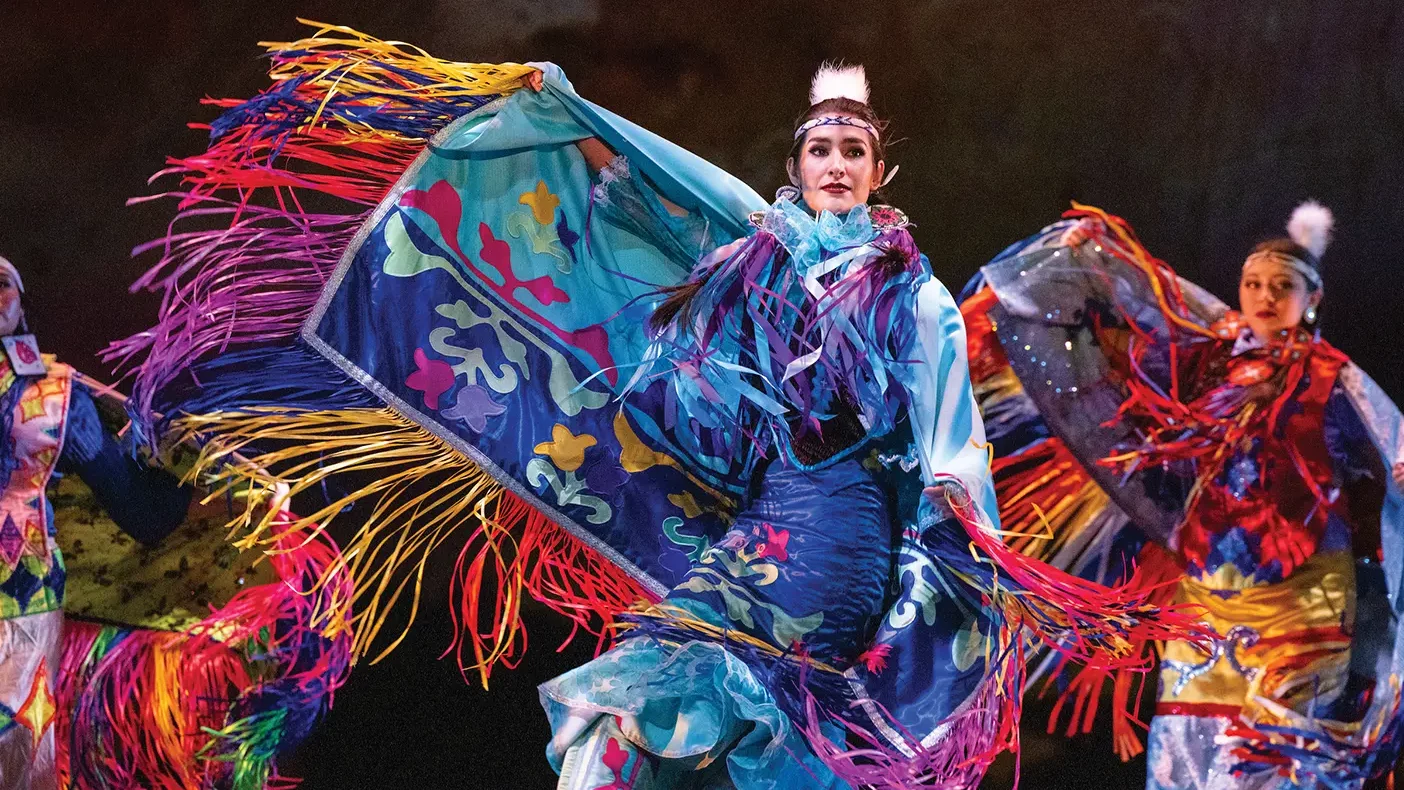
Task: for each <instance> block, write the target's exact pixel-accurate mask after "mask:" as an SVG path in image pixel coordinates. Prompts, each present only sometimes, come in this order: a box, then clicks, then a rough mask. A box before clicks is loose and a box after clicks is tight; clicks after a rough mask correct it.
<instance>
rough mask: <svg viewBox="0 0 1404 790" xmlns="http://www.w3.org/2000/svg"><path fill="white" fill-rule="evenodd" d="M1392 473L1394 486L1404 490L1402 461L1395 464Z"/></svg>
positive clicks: (1403, 466) (1403, 463) (1403, 464)
mask: <svg viewBox="0 0 1404 790" xmlns="http://www.w3.org/2000/svg"><path fill="white" fill-rule="evenodd" d="M1393 472H1394V484H1395V485H1397V486H1399V487H1400V488H1404V461H1400V462H1399V463H1397V464H1395V465H1394V469H1393Z"/></svg>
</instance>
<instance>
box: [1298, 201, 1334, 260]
mask: <svg viewBox="0 0 1404 790" xmlns="http://www.w3.org/2000/svg"><path fill="white" fill-rule="evenodd" d="M1335 224H1336V218H1335V217H1333V216H1331V209H1329V208H1326V207H1325V206H1323V205H1321V204H1320V203H1317V202H1316V201H1315V200H1308V201H1306V202H1305V203H1303V204H1301V205H1300V206H1297V208H1296V209H1295V210H1293V211H1292V218H1291V219H1289V220H1287V235H1288V236H1289V237H1290V238H1291V239H1292V241H1294V242H1296V243H1298V244H1300V245H1302V246H1303V247H1305V248H1306V249H1307V251H1308V252H1310V253H1311V254H1312V255H1314V256H1316V259H1317V260H1321V256H1322V255H1323V254H1325V252H1326V245H1328V244H1330V243H1331V229H1332V228H1333V227H1335Z"/></svg>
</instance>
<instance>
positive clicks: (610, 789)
mask: <svg viewBox="0 0 1404 790" xmlns="http://www.w3.org/2000/svg"><path fill="white" fill-rule="evenodd" d="M600 762H602V763H604V765H605V767H606V768H608V769H609V770H610V771H611V772H612V773H613V774H614V781H612V782H610V783H609V784H607V785H600V786H599V787H596V788H594V790H632V788H633V786H634V780H635V779H637V778H638V776H639V767H640V766H639V763H638V762H637V761H635V763H634V770H632V771H630V772H629V778H627V779H626V778H624V766H625V764H627V763H628V762H629V753H628V752H627V751H625V750H624V748H623V747H622V746H620V745H619V741H618V740H616V739H614V738H610V739H609V743H607V744H605V753H604V755H603V756H602V757H600Z"/></svg>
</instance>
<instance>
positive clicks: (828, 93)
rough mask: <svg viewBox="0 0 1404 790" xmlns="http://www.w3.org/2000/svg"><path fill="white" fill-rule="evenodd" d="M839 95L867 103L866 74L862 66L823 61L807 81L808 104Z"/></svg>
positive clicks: (835, 97) (814, 103) (811, 104)
mask: <svg viewBox="0 0 1404 790" xmlns="http://www.w3.org/2000/svg"><path fill="white" fill-rule="evenodd" d="M839 97H843V98H845V99H852V100H854V101H856V102H862V103H863V104H867V103H868V75H867V72H865V71H864V70H863V67H862V66H845V65H844V64H842V63H825V64H823V65H821V66H820V67H819V70H818V71H816V72H814V79H813V80H810V82H809V105H810V106H811V107H812V106H814V105H816V104H818V103H819V102H821V101H824V100H825V99H837V98H839Z"/></svg>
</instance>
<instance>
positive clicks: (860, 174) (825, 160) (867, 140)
mask: <svg viewBox="0 0 1404 790" xmlns="http://www.w3.org/2000/svg"><path fill="white" fill-rule="evenodd" d="M789 166H790V174H791V175H792V176H795V177H797V178H798V180H799V187H800V191H801V192H803V193H804V202H805V203H807V204H808V205H809V207H810V209H812V210H813V211H814V212H815V213H818V212H820V211H828V212H831V213H834V214H843V213H845V212H847V211H848V210H849V209H851V208H853V207H854V206H856V205H858V204H859V203H867V202H868V194H869V193H871V192H872V191H873V190H874V189H876V188H877V186H878V185H879V184H881V183H882V173H883V168H884V163H882V162H877V161H874V157H873V138H872V136H871V135H869V134H868V133H867V132H865V131H863V130H862V129H859V128H857V127H853V126H818V127H815V128H813V129H810V130H809V131H808V132H807V133H805V137H804V145H802V146H800V152H799V161H798V162H796V161H795V160H793V159H792V160H790V163H789Z"/></svg>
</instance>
